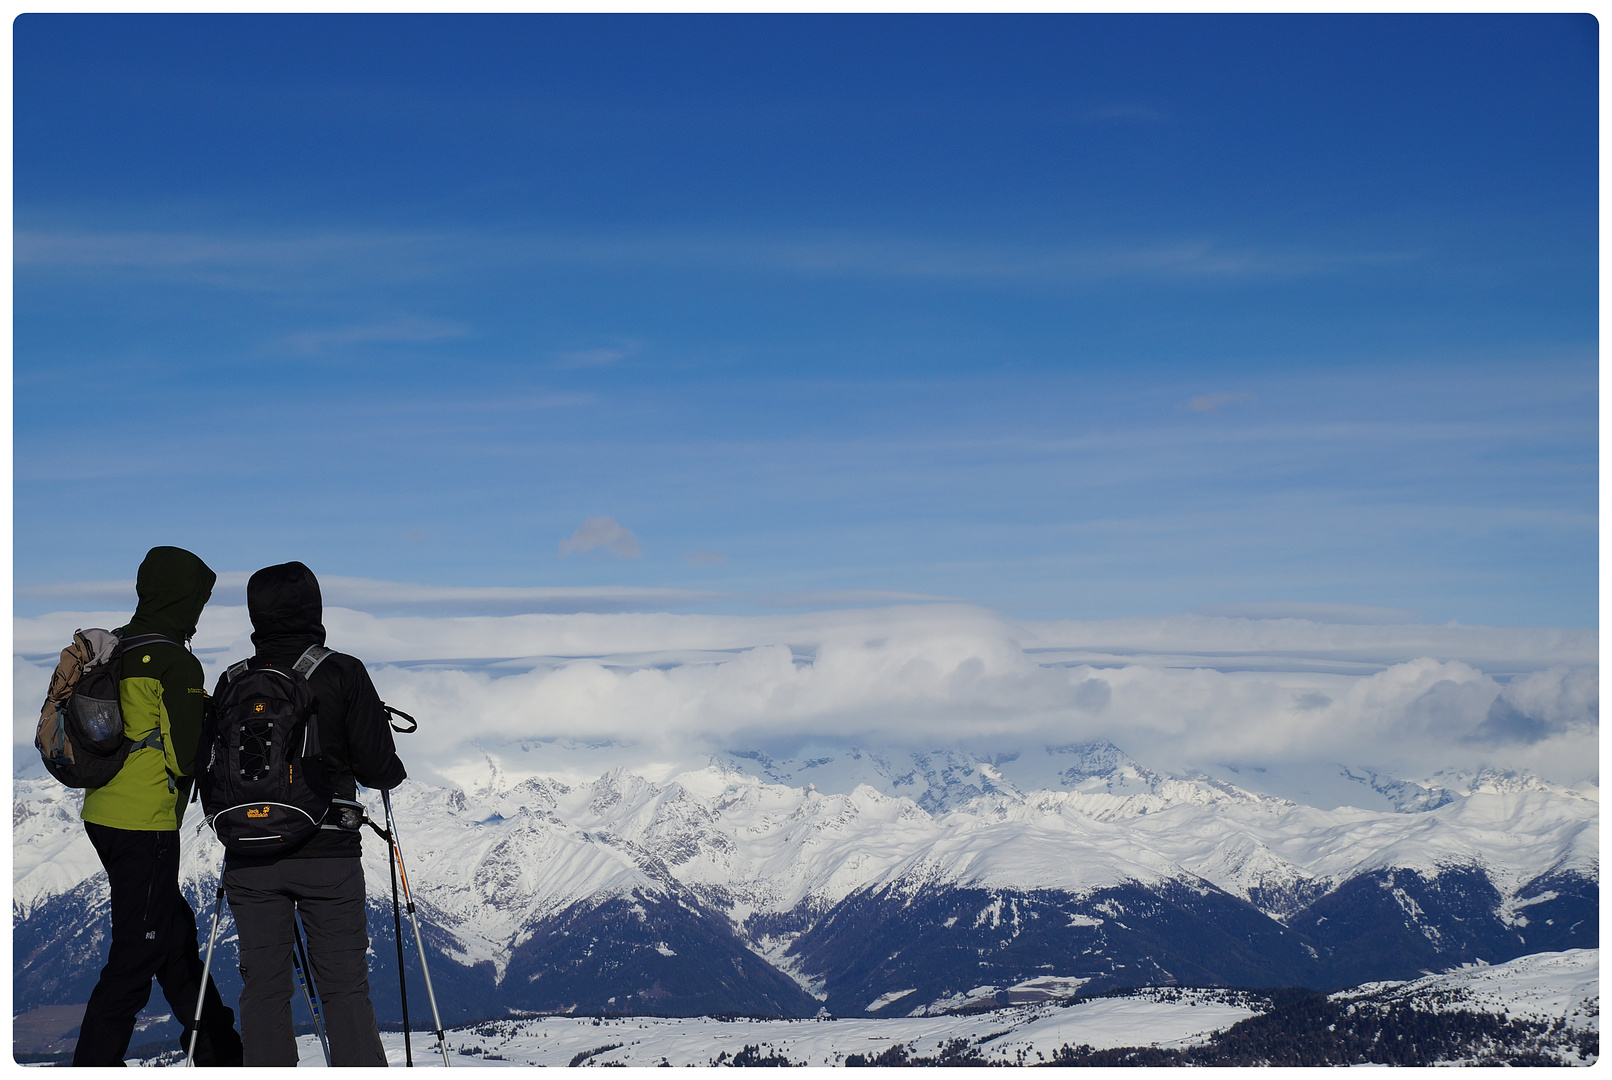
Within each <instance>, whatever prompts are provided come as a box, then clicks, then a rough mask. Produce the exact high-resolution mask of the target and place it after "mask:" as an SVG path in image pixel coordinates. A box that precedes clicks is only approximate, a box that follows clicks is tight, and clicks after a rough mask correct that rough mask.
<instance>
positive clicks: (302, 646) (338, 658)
mask: <svg viewBox="0 0 1612 1080" xmlns="http://www.w3.org/2000/svg"><path fill="white" fill-rule="evenodd" d="M246 609H247V613H248V614H250V615H251V617H252V644H253V645H254V646H256V647H257V653H256V655H254V656H253V657H252V659H251V661H250V663H249V666H250V667H254V668H259V667H277V668H280V669H281V670H283V671H290V670H291V667H292V665H293V664H295V663H296V662H297V660H298V658H299V657H301V656H302V654H303V652H304V651H306V650H307V648H308V646H310V645H323V644H324V643H325V627H324V623H323V619H324V601H323V599H322V598H321V596H320V594H319V581H318V579H317V578H315V577H314V576H313V571H312V570H309V569H308V568H307V567H306V566H304V565H303V564H302V563H299V562H290V563H283V564H281V565H279V566H267V567H264V568H263V569H262V570H259V571H258V572H257V573H255V574H253V575H252V577H251V579H250V580H248V581H247V583H246ZM308 683H309V685H310V686H311V687H312V689H313V693H314V697H315V699H316V705H315V707H316V709H317V710H318V715H319V742H320V748H321V751H322V757H323V761H324V766H325V770H326V773H327V775H328V776H329V778H330V780H331V781H332V783H333V785H334V787H335V794H336V797H337V798H341V799H351V798H353V797H354V795H355V793H356V791H357V788H356V786H355V781H356V783H358V784H363V785H364V786H365V787H367V788H377V789H380V790H389V789H391V788H394V787H396V786H397V785H398V784H400V783H402V782H403V780H404V778H405V777H406V776H407V775H408V774H407V773H406V772H405V771H404V769H403V762H402V761H401V760H399V759H398V756H397V748H396V746H395V744H394V743H393V742H392V728H391V725H390V724H389V723H388V722H387V716H386V711H385V710H384V709H382V708H381V699H380V695H379V694H377V693H376V692H375V684H374V683H373V682H371V681H370V678H369V672H368V671H366V670H365V669H364V664H363V661H361V660H359V659H358V658H357V657H353V656H348V655H347V654H346V653H341V652H338V653H333V654H332V655H330V656H328V657H326V658H325V660H324V662H323V663H321V664H320V665H319V666H318V667H317V668H315V669H314V672H313V675H312V676H311V677H310V678H309V680H308ZM223 689H224V678H223V677H222V676H221V677H220V678H219V681H218V687H217V689H216V690H215V691H214V696H215V697H217V696H218V695H219V694H221V693H222V692H223ZM360 843H361V842H360V838H359V834H358V833H343V832H335V831H332V830H328V829H322V830H320V831H319V832H318V833H316V834H314V836H313V838H312V839H311V840H309V841H308V842H307V843H306V844H304V845H302V846H301V847H300V848H298V849H297V850H295V851H293V852H291V853H289V854H287V855H285V856H282V857H283V858H301V859H328V858H342V857H346V856H357V855H358V854H359V851H360ZM228 861H229V864H230V865H231V866H237V865H246V864H248V863H249V862H252V860H248V859H243V858H241V857H239V856H236V855H231V856H229V860H228ZM263 861H265V862H273V861H276V860H273V859H269V860H263Z"/></svg>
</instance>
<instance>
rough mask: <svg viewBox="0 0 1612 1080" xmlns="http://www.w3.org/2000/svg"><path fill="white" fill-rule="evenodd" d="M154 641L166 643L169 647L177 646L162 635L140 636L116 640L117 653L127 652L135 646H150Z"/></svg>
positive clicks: (170, 639)
mask: <svg viewBox="0 0 1612 1080" xmlns="http://www.w3.org/2000/svg"><path fill="white" fill-rule="evenodd" d="M154 641H166V642H167V643H168V644H170V645H176V644H178V642H176V641H174V640H173V639H172V638H168V637H165V636H164V635H162V634H140V635H138V636H136V637H126V638H118V643H117V651H118V652H127V651H128V650H130V649H132V648H134V647H135V646H137V645H150V644H151V643H152V642H154Z"/></svg>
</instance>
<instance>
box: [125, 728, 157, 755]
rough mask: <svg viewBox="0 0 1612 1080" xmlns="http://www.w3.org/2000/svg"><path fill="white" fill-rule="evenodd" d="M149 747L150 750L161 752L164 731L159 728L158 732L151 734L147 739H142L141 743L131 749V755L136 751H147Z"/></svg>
mask: <svg viewBox="0 0 1612 1080" xmlns="http://www.w3.org/2000/svg"><path fill="white" fill-rule="evenodd" d="M148 747H149V748H150V749H152V750H161V749H162V729H161V728H158V729H157V730H155V731H153V732H152V733H151V734H149V735H147V736H146V737H145V738H143V739H141V740H140V741H139V742H137V743H135V744H134V745H133V746H131V747H129V753H131V754H132V753H134V752H135V751H136V750H145V749H147V748H148Z"/></svg>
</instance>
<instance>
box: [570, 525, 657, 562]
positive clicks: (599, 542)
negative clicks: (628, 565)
mask: <svg viewBox="0 0 1612 1080" xmlns="http://www.w3.org/2000/svg"><path fill="white" fill-rule="evenodd" d="M587 551H608V552H610V553H611V554H612V555H619V556H620V557H621V558H623V559H636V558H638V557H639V556H641V555H643V553H644V549H643V548H641V547H639V546H638V537H636V536H634V535H633V534H632V530H631V529H627V528H623V527H622V526H620V525H618V524H616V519H615V518H611V517H591V518H589V519H588V520H587V521H584V522H583V523H582V524H581V525H579V526H577V531H576V532H574V533H572V534H571V535H570V536H568V537H566V538H565V539H564V540H561V541H560V554H561V555H570V554H571V553H572V552H587Z"/></svg>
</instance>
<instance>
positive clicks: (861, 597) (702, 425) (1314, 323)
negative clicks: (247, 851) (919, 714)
mask: <svg viewBox="0 0 1612 1080" xmlns="http://www.w3.org/2000/svg"><path fill="white" fill-rule="evenodd" d="M1595 33H1596V27H1595V23H1594V21H1593V20H1592V19H1590V18H1588V17H1482V18H1456V17H1430V18H1410V17H1395V18H1368V17H1340V18H1323V17H1248V18H1233V17H1194V18H1177V17H1124V18H1097V17H1025V18H962V17H954V18H939V17H937V18H866V17H859V18H820V17H819V18H812V17H787V18H786V17H779V18H759V17H750V18H729V17H709V18H703V17H702V18H696V17H667V18H647V17H632V16H609V17H577V18H558V17H529V18H492V17H483V18H431V17H398V18H375V17H369V18H362V17H358V18H289V17H267V18H246V17H241V18H189V17H171V18H133V17H105V16H96V17H76V16H37V15H28V16H24V17H22V18H21V19H20V20H18V21H17V23H16V24H15V27H14V34H15V38H14V40H15V144H14V145H15V223H16V231H17V235H16V284H15V331H14V333H15V352H14V367H13V387H14V425H15V435H14V440H15V442H14V449H15V465H14V509H15V520H16V522H17V527H16V531H15V535H14V552H15V554H14V571H15V578H16V582H17V584H18V585H19V586H21V587H23V588H24V589H25V590H26V589H27V588H28V587H31V586H39V585H44V584H48V583H59V582H72V581H95V580H108V579H124V578H128V577H130V576H132V573H133V568H134V565H135V564H136V563H137V562H138V560H139V558H140V556H141V554H142V553H143V552H144V551H145V549H146V548H147V547H149V546H151V545H153V544H159V543H176V544H180V545H183V546H186V547H189V548H191V549H193V550H195V551H196V552H198V553H199V554H201V555H202V556H203V557H204V558H205V559H207V560H208V562H209V563H210V564H211V565H213V566H214V567H215V568H217V569H220V570H228V571H241V570H251V569H254V568H256V567H258V566H261V565H265V564H267V563H271V562H280V561H284V560H287V559H292V558H297V559H301V560H303V561H305V562H307V563H308V564H309V565H311V566H313V567H314V569H315V570H316V571H318V572H320V573H321V574H327V575H332V576H342V577H350V578H373V579H381V580H386V581H395V582H412V583H422V584H426V585H437V586H519V587H542V586H553V587H569V588H600V587H607V586H610V587H622V588H627V589H649V588H658V589H677V590H690V591H691V592H697V593H699V596H698V597H697V598H691V599H690V601H689V604H685V605H684V606H685V607H690V605H692V608H691V609H696V608H697V609H698V610H702V611H735V612H754V611H761V610H769V609H772V608H777V607H786V608H787V607H806V608H811V607H832V606H841V605H844V604H847V603H856V602H882V601H883V600H884V599H887V598H888V597H890V596H892V595H909V596H945V597H950V598H957V599H963V600H968V601H973V602H977V603H981V604H984V605H987V606H990V607H993V608H996V609H998V610H1002V611H1005V612H1010V613H1012V614H1014V615H1016V616H1023V617H1033V618H1112V617H1120V616H1129V615H1161V614H1169V613H1175V612H1186V611H1203V610H1209V611H1238V612H1244V613H1257V612H1266V613H1276V612H1281V611H1284V610H1322V608H1321V607H1317V606H1318V605H1319V606H1325V605H1357V606H1363V607H1374V608H1387V609H1393V610H1394V611H1396V612H1402V613H1404V614H1403V617H1404V618H1406V619H1415V620H1418V621H1428V622H1445V621H1447V620H1452V619H1454V620H1460V621H1462V622H1468V623H1490V624H1499V625H1555V626H1590V625H1594V624H1595V623H1596V620H1597V611H1598V609H1597V568H1596V546H1597V518H1596V513H1597V504H1596V497H1597V482H1598V474H1597V412H1596V392H1597V367H1596V350H1597V331H1598V327H1597V265H1598V251H1597V234H1596V230H1597V197H1598V187H1597V185H1598V176H1597V157H1596V155H1597V114H1596V93H1597V82H1596V80H1597V54H1596V44H1595ZM600 517H607V518H610V519H611V520H612V521H614V522H615V523H617V525H618V526H619V528H621V529H625V530H627V531H629V532H630V533H631V537H632V540H633V541H634V543H617V544H616V545H615V550H612V547H611V545H610V544H608V543H602V544H600V545H599V546H597V547H595V548H594V549H593V550H586V551H585V550H575V549H576V548H577V547H578V546H579V544H578V543H573V544H572V545H571V546H572V548H573V550H570V551H569V552H566V551H564V550H562V544H563V542H565V541H566V540H567V538H570V537H573V536H578V537H579V538H580V540H581V541H582V542H581V543H580V546H583V547H585V546H587V545H586V537H587V536H589V535H596V536H604V535H606V534H605V533H599V532H598V530H597V529H596V530H595V532H594V533H592V534H578V532H577V530H578V529H579V527H581V526H582V525H583V523H584V522H586V521H588V520H590V519H594V518H600ZM90 522H93V523H94V525H95V527H93V528H90V527H86V525H87V523H90ZM612 535H615V536H616V537H617V539H618V540H620V538H621V536H622V535H623V534H621V533H616V534H612ZM632 550H636V551H638V552H639V553H640V554H637V555H632V554H630V552H631V551H632ZM620 552H629V554H625V555H624V554H621V553H620ZM696 600H697V601H698V603H695V601H696ZM1295 605H1311V607H1309V608H1303V609H1301V608H1299V607H1295ZM15 606H16V609H17V610H18V612H19V613H27V612H29V611H33V610H49V609H53V608H59V607H62V606H63V604H62V603H59V602H56V601H55V600H54V599H53V598H52V597H51V596H49V595H47V594H46V593H37V594H29V593H27V592H26V591H25V592H24V593H23V594H21V595H19V597H18V598H17V599H16V600H15ZM578 606H586V605H585V604H581V603H579V605H578ZM663 606H670V607H677V606H678V605H677V604H676V603H670V604H666V605H663ZM1396 617H1397V616H1396Z"/></svg>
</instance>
